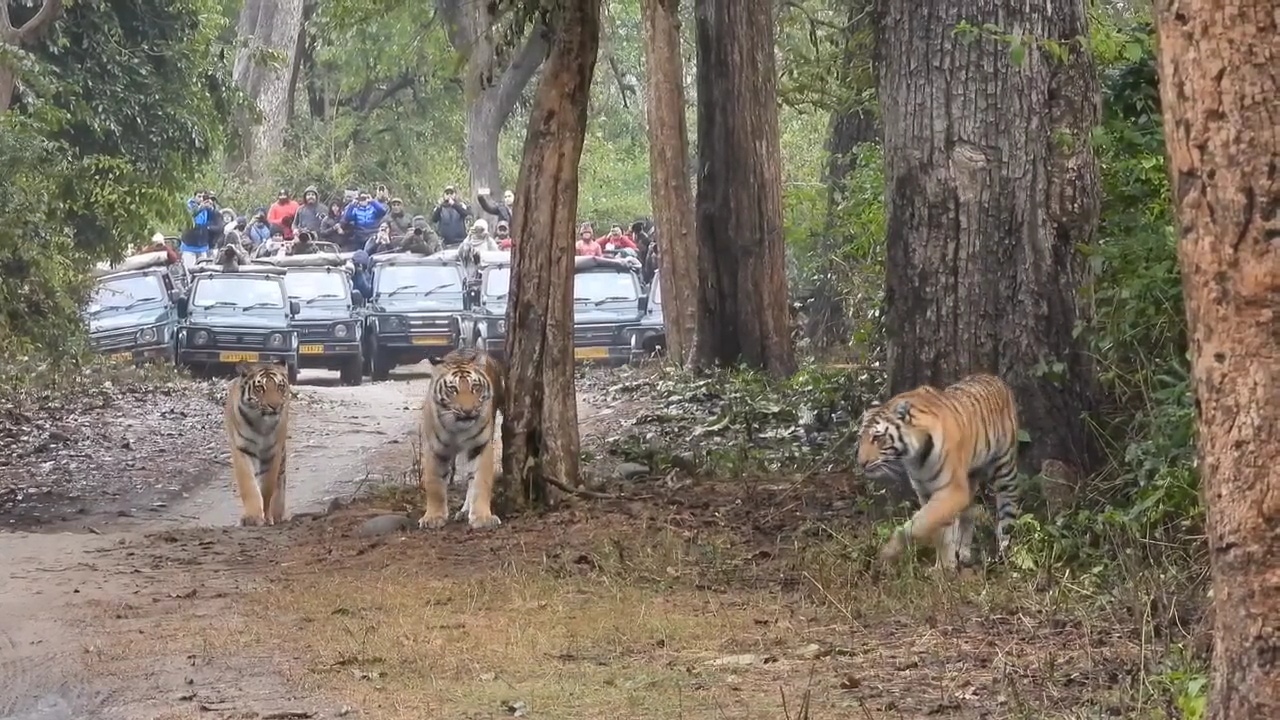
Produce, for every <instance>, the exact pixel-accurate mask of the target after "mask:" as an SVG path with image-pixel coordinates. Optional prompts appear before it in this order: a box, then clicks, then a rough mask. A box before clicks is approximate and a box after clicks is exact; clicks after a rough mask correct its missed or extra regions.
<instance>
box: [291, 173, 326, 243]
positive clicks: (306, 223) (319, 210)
mask: <svg viewBox="0 0 1280 720" xmlns="http://www.w3.org/2000/svg"><path fill="white" fill-rule="evenodd" d="M324 217H325V211H324V206H323V205H321V204H320V193H319V192H318V191H317V190H316V186H315V185H311V186H308V187H307V189H306V190H304V191H302V204H301V205H299V206H298V211H297V212H295V213H294V214H293V233H294V235H297V234H298V233H300V232H302V231H303V230H305V231H307V232H309V233H313V234H316V235H318V234H319V233H320V229H321V227H322V226H323V225H324Z"/></svg>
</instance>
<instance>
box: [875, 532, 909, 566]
mask: <svg viewBox="0 0 1280 720" xmlns="http://www.w3.org/2000/svg"><path fill="white" fill-rule="evenodd" d="M906 549H907V543H906V541H905V540H903V538H902V531H896V532H894V533H893V537H891V538H889V542H887V543H885V544H884V547H882V548H880V560H881V561H882V562H887V563H888V562H893V561H894V560H897V559H898V558H900V557H902V553H903V551H905V550H906Z"/></svg>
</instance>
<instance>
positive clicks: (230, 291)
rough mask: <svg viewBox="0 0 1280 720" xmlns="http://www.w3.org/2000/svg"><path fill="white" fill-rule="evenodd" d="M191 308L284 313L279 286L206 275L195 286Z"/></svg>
mask: <svg viewBox="0 0 1280 720" xmlns="http://www.w3.org/2000/svg"><path fill="white" fill-rule="evenodd" d="M191 307H193V308H214V307H228V308H240V309H241V310H250V309H253V308H277V309H280V310H283V309H284V293H283V292H281V291H280V283H278V282H276V281H275V280H269V279H267V278H265V277H251V276H248V275H207V276H205V277H202V278H200V280H199V282H197V283H196V287H195V290H194V291H192V294H191Z"/></svg>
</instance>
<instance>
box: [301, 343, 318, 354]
mask: <svg viewBox="0 0 1280 720" xmlns="http://www.w3.org/2000/svg"><path fill="white" fill-rule="evenodd" d="M298 352H300V353H302V354H303V355H320V354H323V353H324V346H323V345H299V346H298Z"/></svg>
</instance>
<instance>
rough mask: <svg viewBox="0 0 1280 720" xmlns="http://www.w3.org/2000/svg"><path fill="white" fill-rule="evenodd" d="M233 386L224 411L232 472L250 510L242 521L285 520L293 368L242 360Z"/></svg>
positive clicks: (246, 506)
mask: <svg viewBox="0 0 1280 720" xmlns="http://www.w3.org/2000/svg"><path fill="white" fill-rule="evenodd" d="M236 371H237V373H238V375H237V377H236V378H235V379H234V380H232V381H231V384H230V385H229V386H228V388H227V404H226V412H225V413H224V420H225V425H226V428H227V437H228V439H229V440H230V442H231V473H232V475H233V476H234V477H235V481H236V486H237V488H238V489H239V491H240V503H241V504H242V505H243V507H244V511H243V513H242V514H241V516H240V524H241V525H243V526H250V525H263V524H266V525H276V524H279V523H281V522H283V521H284V508H285V485H286V482H285V478H286V473H285V470H286V465H287V464H288V463H287V458H286V444H287V442H286V441H287V440H288V435H289V397H290V395H291V390H290V386H289V371H288V369H287V368H286V367H285V366H283V365H275V364H248V363H241V364H240V365H238V366H237V367H236Z"/></svg>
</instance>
